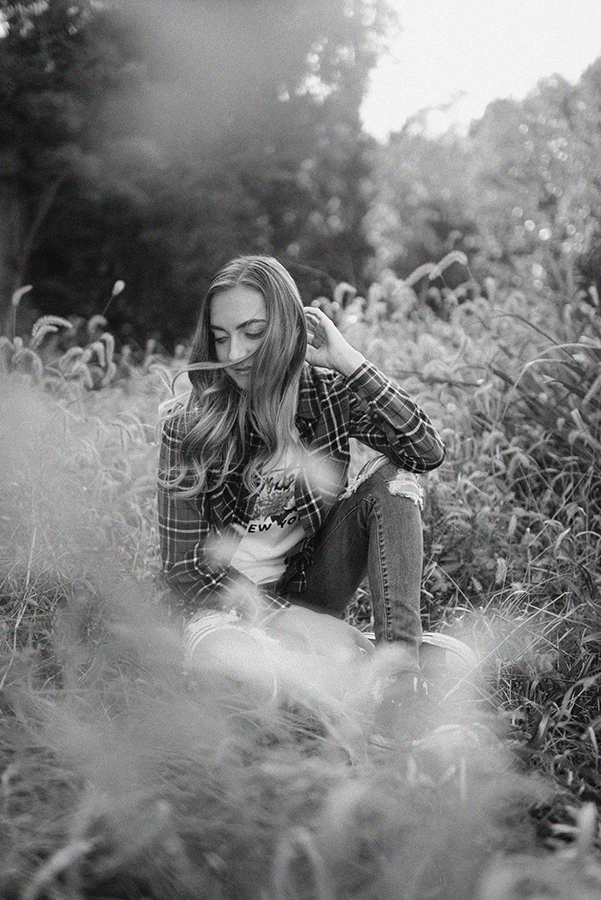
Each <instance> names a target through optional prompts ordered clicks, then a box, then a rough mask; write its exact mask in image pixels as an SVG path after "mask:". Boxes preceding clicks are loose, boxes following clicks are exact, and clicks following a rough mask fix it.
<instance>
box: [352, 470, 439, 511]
mask: <svg viewBox="0 0 601 900" xmlns="http://www.w3.org/2000/svg"><path fill="white" fill-rule="evenodd" d="M359 490H361V492H364V493H366V494H369V493H374V492H376V493H382V494H384V496H386V495H389V496H392V497H405V498H407V499H408V500H411V501H412V502H413V503H414V504H415V505H416V506H417V507H418V509H419V510H422V509H423V508H424V489H423V487H422V485H421V483H420V481H419V478H418V477H417V475H414V474H413V473H412V472H406V471H405V470H404V469H399V468H398V467H397V466H395V465H393V463H391V462H389V461H388V460H386V459H379V458H376V459H372V460H370V461H369V462H368V463H367V464H366V465H365V466H364V467H363V469H361V471H360V472H359V474H358V475H357V476H356V477H355V478H354V479H353V480H352V481H351V482H350V483H349V485H348V487H347V489H346V491H345V492H344V494H343V495H342V497H341V499H346V498H347V497H351V496H352V495H353V494H355V493H356V492H358V491H359Z"/></svg>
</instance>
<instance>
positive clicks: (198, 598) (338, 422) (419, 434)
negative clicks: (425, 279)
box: [158, 362, 445, 615]
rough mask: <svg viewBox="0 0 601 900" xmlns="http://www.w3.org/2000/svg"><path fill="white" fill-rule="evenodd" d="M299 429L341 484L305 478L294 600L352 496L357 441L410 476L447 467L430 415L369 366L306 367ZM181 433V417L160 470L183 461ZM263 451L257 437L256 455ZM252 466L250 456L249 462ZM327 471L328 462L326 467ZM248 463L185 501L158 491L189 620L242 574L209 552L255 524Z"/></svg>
mask: <svg viewBox="0 0 601 900" xmlns="http://www.w3.org/2000/svg"><path fill="white" fill-rule="evenodd" d="M296 425H297V428H298V432H299V436H300V438H301V442H302V444H303V446H304V447H305V448H306V450H307V453H308V454H309V455H310V456H311V457H315V459H316V460H317V461H323V460H325V461H326V463H327V465H328V467H329V468H330V471H334V472H335V473H336V477H335V483H334V484H330V485H327V486H326V485H323V484H322V485H321V486H320V488H317V487H316V485H315V484H311V483H310V481H309V480H308V479H306V478H305V477H304V476H300V477H299V478H298V479H297V484H296V489H295V491H296V505H297V510H298V513H299V515H300V520H301V522H302V525H303V528H304V531H305V535H306V537H305V539H304V540H303V541H302V542H301V544H300V546H299V547H297V548H296V549H295V551H293V554H292V555H291V556H290V557H289V558H288V559H287V560H286V564H287V568H286V572H285V574H284V576H283V578H282V581H281V585H282V587H283V588H285V589H287V590H290V591H291V592H298V591H302V590H303V589H304V587H305V570H306V567H307V564H308V563H309V562H310V560H311V556H312V552H313V543H314V537H315V534H316V533H317V532H318V531H319V528H320V527H321V525H322V523H323V521H324V519H325V517H326V515H327V513H328V511H329V510H330V509H331V507H332V506H333V505H334V504H335V502H336V499H337V497H338V496H339V494H340V493H342V491H343V490H344V488H345V486H346V482H347V476H348V469H349V462H350V446H349V440H350V438H356V439H357V440H359V441H361V442H362V443H364V444H366V445H367V446H369V447H371V448H372V449H374V450H376V451H377V452H379V453H381V454H383V455H384V456H385V457H387V458H388V459H389V460H390V461H391V462H392V463H394V465H396V466H398V467H399V468H401V469H404V470H407V471H410V472H415V473H422V472H427V471H428V470H430V469H434V468H436V467H437V466H439V465H440V464H441V463H442V461H443V459H444V456H445V448H444V445H443V443H442V442H441V440H440V438H439V436H438V435H437V433H436V431H435V429H434V427H433V426H432V424H431V422H430V420H429V418H428V416H427V415H426V414H425V413H424V412H423V410H421V409H420V408H419V407H418V406H417V405H416V404H415V403H414V402H413V400H411V398H410V397H409V396H408V394H407V393H406V392H405V391H404V390H403V389H402V388H400V387H399V386H398V385H396V384H394V383H393V382H392V381H390V379H388V378H387V377H386V376H384V375H383V374H382V373H381V372H380V371H379V370H378V369H377V368H376V367H375V366H374V365H372V364H371V363H369V362H364V363H362V364H361V366H359V368H358V369H357V370H356V371H355V372H354V373H353V374H352V375H351V376H350V377H348V378H346V377H344V376H342V375H339V374H337V373H335V372H331V371H326V370H324V369H316V368H314V367H312V366H309V365H306V366H305V369H304V371H303V375H302V379H301V384H300V391H299V399H298V409H297V415H296ZM180 439H181V433H180V431H179V428H178V420H177V417H175V418H173V419H171V420H169V421H168V422H167V423H166V425H165V426H164V429H163V434H162V441H161V451H160V461H159V472H160V476H162V475H164V474H165V473H166V472H169V471H170V470H171V469H172V468H173V467H174V466H175V465H176V463H177V461H178V452H179V444H180ZM256 448H257V445H256V442H255V443H254V445H253V437H252V435H251V439H250V445H249V454H250V455H252V453H253V450H254V449H256ZM249 458H250V456H249ZM318 464H319V462H318ZM243 468H244V463H242V464H241V465H240V466H238V467H237V468H236V469H235V470H234V471H233V472H232V473H231V476H230V477H229V478H228V480H227V481H226V483H225V484H224V485H223V486H222V487H221V488H219V489H216V490H207V491H205V492H203V493H201V494H199V495H197V496H196V497H193V498H186V497H181V495H179V494H178V493H177V491H174V490H168V489H166V488H165V487H164V486H163V485H162V484H161V478H159V488H158V524H159V538H160V548H161V556H162V560H163V572H164V577H165V580H166V582H167V584H168V585H169V586H170V588H171V589H172V591H173V592H174V594H175V596H176V598H177V599H176V603H175V605H176V606H177V607H178V608H179V610H180V611H181V612H182V613H183V614H184V615H186V614H187V615H189V614H192V613H194V612H196V611H197V610H198V609H200V608H202V607H209V608H210V607H217V608H218V607H219V606H220V603H219V595H220V593H221V592H222V590H223V589H224V588H227V587H228V586H232V585H233V584H234V583H235V582H236V581H237V580H238V579H239V578H240V577H241V576H240V574H239V573H238V572H236V571H235V570H234V569H233V568H232V567H231V566H229V565H228V564H227V562H221V563H217V562H216V561H215V559H214V558H213V557H212V556H211V555H210V554H209V553H207V540H208V538H209V536H211V537H215V538H216V539H217V540H219V539H220V538H227V539H228V540H229V543H228V546H230V547H231V548H232V552H233V547H234V546H235V544H234V543H232V541H239V540H240V537H239V534H238V536H236V533H235V532H234V531H233V530H232V526H243V527H244V526H245V525H246V524H247V523H248V521H249V519H250V514H251V509H252V497H250V496H249V494H248V491H247V490H246V488H245V487H244V484H243V480H242V473H243Z"/></svg>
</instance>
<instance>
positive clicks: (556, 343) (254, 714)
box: [0, 276, 601, 900]
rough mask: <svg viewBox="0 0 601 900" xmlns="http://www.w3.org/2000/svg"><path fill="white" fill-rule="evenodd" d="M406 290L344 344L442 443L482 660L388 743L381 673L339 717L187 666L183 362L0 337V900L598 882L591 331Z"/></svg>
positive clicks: (436, 563)
mask: <svg viewBox="0 0 601 900" xmlns="http://www.w3.org/2000/svg"><path fill="white" fill-rule="evenodd" d="M409 289H410V285H409ZM409 289H408V286H407V285H403V284H399V283H398V282H397V281H395V280H394V279H393V278H392V277H388V276H387V277H386V278H385V279H383V282H382V285H380V289H379V291H374V292H373V294H372V297H371V302H372V303H380V304H381V306H380V307H379V308H380V314H378V315H376V314H375V313H374V314H372V315H365V316H363V317H362V318H359V319H357V320H356V321H354V322H353V323H350V324H349V325H348V329H349V330H348V333H349V336H350V337H351V338H352V340H353V342H354V343H356V345H357V346H359V347H360V348H361V349H363V350H364V351H365V352H366V354H367V355H369V356H370V358H372V359H374V361H375V362H377V363H378V364H380V365H381V366H382V367H383V368H384V369H386V370H387V371H389V372H390V374H392V375H393V376H395V377H397V378H399V379H400V380H401V381H402V383H404V384H405V385H406V386H407V387H408V389H409V390H410V392H411V393H412V395H413V396H415V397H416V398H417V399H418V400H419V401H420V402H421V403H422V404H423V405H424V406H425V407H426V408H427V409H428V411H429V412H430V414H431V415H432V417H433V419H434V420H435V422H436V424H437V426H438V427H439V428H440V429H441V431H442V432H443V434H444V436H445V439H446V441H447V444H448V446H449V456H448V460H447V462H446V463H445V464H444V466H443V467H442V468H441V469H440V470H438V471H437V472H435V473H432V474H431V475H430V476H429V477H428V479H427V481H428V484H427V488H428V492H427V493H428V502H427V507H426V511H425V522H424V527H425V536H426V542H425V543H426V570H425V584H424V618H425V624H426V626H428V627H431V628H444V629H449V630H454V631H455V632H456V633H458V634H460V635H463V636H467V637H468V638H469V640H470V641H471V642H472V643H474V644H475V645H476V646H477V647H478V648H479V651H480V654H481V657H482V666H481V671H480V672H479V673H478V675H477V676H476V675H474V680H473V683H471V685H470V686H468V687H466V689H465V690H456V691H453V690H451V691H449V685H447V684H445V683H442V684H436V683H434V684H432V685H431V688H430V694H429V695H427V696H418V697H416V698H415V699H414V701H413V703H412V705H410V707H409V708H408V709H407V710H406V715H405V716H404V717H401V719H400V721H399V722H398V724H397V729H396V733H395V740H394V742H393V744H392V745H391V746H383V745H382V744H381V743H380V742H378V741H377V740H376V741H375V740H374V739H373V731H374V721H375V717H376V715H377V690H374V691H370V690H362V689H361V685H362V684H366V685H367V684H371V683H373V684H376V685H377V672H376V669H377V666H378V664H379V660H378V656H377V655H376V657H374V659H373V660H371V659H370V661H369V662H366V663H365V666H364V668H363V670H362V671H361V672H360V673H359V676H360V677H356V678H350V677H349V689H348V692H347V694H345V696H344V698H343V699H342V701H340V702H337V703H331V704H327V703H326V704H324V703H320V702H316V701H315V700H314V699H312V698H311V697H310V696H309V695H306V694H303V695H302V696H300V695H299V696H295V695H294V693H290V692H288V693H287V694H279V695H277V696H274V697H273V698H269V699H267V700H266V699H265V698H264V697H259V696H257V695H256V694H255V693H254V692H253V690H252V688H251V686H249V685H246V684H244V683H240V682H237V683H236V682H233V681H232V680H231V679H229V678H227V677H226V676H217V675H216V674H215V673H212V674H211V676H209V675H208V674H206V673H203V672H202V671H201V672H199V673H198V674H197V677H196V678H195V680H194V681H191V680H190V679H189V678H188V677H187V676H186V675H185V674H184V670H183V660H182V656H181V649H180V645H179V640H178V635H177V631H176V630H175V628H174V626H173V625H172V623H171V622H170V621H169V619H168V617H167V615H166V614H165V613H164V612H163V607H162V603H161V588H160V584H159V583H158V582H157V578H156V576H157V575H158V569H159V566H158V559H157V535H156V526H155V512H154V478H155V469H156V453H157V445H156V433H155V428H154V425H155V418H156V409H157V407H158V404H159V402H160V400H161V399H163V397H164V396H165V391H166V387H165V385H166V383H167V384H168V383H169V381H170V377H169V376H170V375H171V376H172V375H173V371H171V372H170V371H169V367H170V364H169V362H168V361H164V360H163V361H161V360H156V359H153V358H151V357H150V356H149V357H148V358H147V359H146V360H145V361H142V362H141V363H140V365H139V366H137V367H134V366H132V365H131V364H130V363H129V362H128V360H127V359H126V360H125V362H124V361H123V360H122V359H121V358H120V357H117V356H115V355H114V351H109V352H108V353H106V354H105V356H104V358H100V356H99V355H98V354H99V352H100V351H99V350H98V349H96V350H95V351H94V353H93V354H92V355H90V356H88V357H87V358H86V359H84V361H83V362H81V366H83V367H84V369H85V366H87V365H93V366H98V369H97V370H95V371H94V372H93V373H92V375H91V377H88V376H87V375H86V373H85V371H84V372H82V371H81V370H78V371H77V372H75V373H73V371H72V370H71V368H70V366H71V363H70V362H69V361H65V359H64V356H65V355H66V354H69V353H70V351H71V349H72V348H69V347H67V348H62V349H61V348H55V349H54V351H52V352H51V351H50V349H48V350H47V352H46V353H45V352H44V348H45V344H44V340H45V337H44V335H41V332H40V331H38V332H37V336H38V343H37V344H36V345H32V342H33V341H34V340H35V336H33V338H32V342H29V343H28V344H27V347H26V349H28V350H29V351H30V353H29V354H24V355H21V356H19V355H18V351H19V350H22V349H23V348H24V347H25V343H24V344H22V345H19V344H18V342H17V344H15V342H14V341H13V342H8V343H9V344H10V346H8V344H4V345H2V346H3V348H4V350H3V352H5V356H4V360H5V362H4V370H3V374H2V376H1V378H2V384H1V391H0V405H1V407H2V408H1V410H0V466H1V467H2V471H3V474H4V478H3V482H2V498H1V499H2V502H1V505H0V508H1V510H2V511H1V513H0V531H1V535H2V541H1V545H2V548H3V549H2V554H3V557H2V560H1V563H2V565H1V568H0V574H1V579H2V580H1V584H0V597H1V600H2V607H3V617H2V634H1V636H0V662H1V664H2V673H1V676H0V677H1V685H2V700H1V702H2V711H3V717H2V719H1V720H0V769H1V771H2V775H1V777H0V794H1V796H0V801H1V802H0V851H1V852H0V858H1V859H2V862H1V863H0V885H1V891H0V893H1V894H2V896H6V897H7V898H9V897H15V898H17V897H19V898H27V900H36V898H46V897H48V898H51V897H52V898H54V897H61V898H84V897H114V898H134V897H135V898H142V897H145V898H155V897H156V898H170V897H173V898H180V897H181V898H188V897H190V898H193V897H194V898H198V897H203V898H205V897H206V898H228V900H229V898H232V900H238V898H240V900H244V898H249V900H250V898H253V900H254V898H265V900H293V898H294V900H296V898H298V900H305V898H320V900H321V898H353V900H355V898H366V900H367V898H370V900H376V898H378V900H380V898H381V900H388V898H391V897H399V898H407V900H409V898H412V900H418V898H419V900H423V898H425V897H432V898H441V900H453V898H467V900H470V898H478V900H487V898H488V897H491V896H495V897H498V898H502V897H505V896H507V897H509V896H515V893H514V894H513V895H512V894H510V893H509V890H510V888H511V889H512V890H513V887H511V885H513V886H514V887H515V885H516V884H517V883H518V882H519V879H520V878H522V880H523V879H524V878H527V877H528V873H532V872H533V871H535V869H536V873H537V875H536V877H537V878H539V882H540V884H542V883H543V882H544V879H545V877H547V878H548V880H549V881H552V882H553V884H554V889H555V890H556V893H557V891H559V890H560V889H562V888H561V884H563V883H564V882H565V884H566V885H572V888H571V890H572V894H573V896H577V895H576V894H575V893H574V891H575V890H576V889H577V887H578V886H581V882H582V878H580V879H579V878H577V877H576V876H575V875H574V868H575V866H577V865H580V866H581V871H583V872H584V870H585V869H586V867H587V866H588V870H587V872H588V874H587V878H589V882H590V884H592V885H593V887H592V888H591V891H592V890H593V889H594V890H597V888H598V872H597V870H595V869H594V849H595V844H596V839H597V826H596V821H595V818H594V814H592V813H591V809H590V808H589V807H587V806H583V801H584V800H587V799H589V798H592V799H594V800H596V799H597V784H598V780H597V772H598V747H597V730H598V727H599V722H600V721H601V714H600V712H599V710H598V691H597V671H598V668H599V667H598V665H597V663H598V651H597V645H598V634H599V632H600V630H601V629H599V623H598V613H597V603H596V593H595V592H596V590H597V588H598V578H599V576H598V574H597V573H598V566H597V555H596V554H597V552H598V526H597V524H596V519H595V515H596V513H595V507H594V504H591V503H590V502H589V494H590V493H591V491H592V488H593V486H594V475H595V470H594V466H595V465H596V458H595V455H594V454H591V453H590V448H591V447H592V446H593V445H592V444H591V440H598V439H599V438H598V432H597V430H596V429H597V422H598V418H597V414H598V406H597V400H596V387H595V382H594V379H595V378H596V377H597V376H596V373H595V372H594V369H595V359H596V358H598V357H596V356H595V353H597V352H598V350H599V347H598V340H597V338H598V335H595V333H594V320H586V321H584V319H583V317H582V314H581V313H580V312H578V311H575V312H574V314H573V316H572V319H570V320H569V319H568V317H566V316H564V315H561V311H559V310H558V311H557V313H554V316H553V317H552V316H550V315H547V316H546V321H544V322H543V321H540V319H543V318H544V317H542V316H540V313H539V312H537V311H536V310H537V305H536V303H535V302H534V300H530V299H528V298H525V297H522V296H519V295H511V296H504V297H498V298H495V297H492V298H491V296H490V292H489V295H488V296H486V297H485V296H477V297H475V298H474V299H472V300H470V301H469V302H466V303H463V304H456V305H455V306H453V305H452V304H451V307H450V311H449V315H448V316H447V319H446V320H442V319H440V318H439V317H437V316H435V315H434V314H433V313H431V312H429V311H428V310H427V309H424V308H422V307H420V306H419V304H416V303H415V302H414V301H413V300H412V298H411V294H410V292H409ZM399 297H400V298H401V299H402V302H403V303H405V306H403V307H402V308H401V306H400V302H401V301H400V300H399ZM394 309H396V310H397V313H398V312H399V309H400V311H401V313H402V316H401V315H398V316H397V319H398V318H401V319H402V327H400V326H399V323H398V321H395V320H394ZM372 313H373V310H372ZM537 316H539V320H538V321H537V320H536V317H537ZM532 323H534V324H535V325H536V326H537V327H535V328H532ZM591 323H592V324H591ZM46 324H47V325H52V326H53V327H57V328H60V327H62V326H61V325H60V323H57V322H47V323H46ZM543 325H544V326H545V331H546V333H547V334H548V335H549V337H545V336H544V335H543V334H541V331H540V328H542V327H543ZM41 327H43V326H40V328H41ZM571 328H576V329H579V331H578V333H577V334H570V333H567V332H569V330H570V329H571ZM562 329H563V330H562ZM54 334H56V332H53V331H49V332H46V337H50V336H51V335H54ZM92 338H93V339H92ZM92 338H91V342H92V343H94V342H97V341H98V340H99V339H100V336H99V335H97V334H95V333H94V334H93V335H92ZM101 343H103V344H104V345H105V347H106V348H109V344H110V341H109V340H108V339H107V338H104V340H102V341H101ZM568 345H569V346H568ZM0 349H2V348H0ZM111 354H112V355H111ZM34 357H35V358H37V360H38V361H37V362H36V361H35V358H34ZM75 357H77V359H79V360H81V354H73V353H72V354H71V357H70V359H74V358H75ZM109 361H110V362H112V363H113V366H114V369H111V370H110V374H109V365H108V363H109ZM128 367H129V368H128ZM575 367H576V368H575ZM541 394H546V397H547V398H550V399H543V398H542V397H541ZM551 406H552V408H553V418H551V419H550V418H549V414H548V412H549V408H550V407H551ZM577 416H579V417H580V418H579V419H577ZM558 420H561V423H560V425H558V424H557V422H558ZM553 423H555V424H553ZM574 430H575V431H574ZM568 449H569V451H570V457H569V465H567V466H566V465H564V462H565V460H564V454H565V453H566V452H567V450H568ZM360 456H361V454H360V453H358V455H357V457H358V458H357V462H356V464H357V465H358V464H359V462H360V461H361V460H360ZM355 674H357V673H355ZM468 688H469V689H468ZM537 771H539V772H541V773H542V774H543V776H544V777H539V776H538V775H537V774H535V773H536V772H537ZM566 848H567V849H566ZM542 851H546V854H544V855H543V862H542V863H540V864H539V863H538V862H535V861H534V859H533V856H532V854H535V853H536V854H538V855H539V857H540V854H541V852H542ZM551 851H554V852H553V853H552V855H549V853H550V852H551ZM570 853H571V854H572V855H571V856H570V855H569V854H570ZM516 854H521V855H520V856H519V857H518V856H516ZM575 860H576V862H575ZM520 865H521V866H522V868H520ZM545 865H546V869H545ZM545 871H546V872H547V875H545V874H544V873H545ZM524 872H525V873H526V874H525V875H524ZM595 878H597V882H595ZM589 882H587V883H589ZM508 885H509V887H508ZM558 885H559V886H560V887H557V886H558ZM574 885H576V886H577V887H574ZM516 890H517V888H516ZM541 890H542V888H541ZM566 890H567V888H566ZM504 892H505V893H504ZM591 895H594V894H591ZM566 896H570V894H569V893H566Z"/></svg>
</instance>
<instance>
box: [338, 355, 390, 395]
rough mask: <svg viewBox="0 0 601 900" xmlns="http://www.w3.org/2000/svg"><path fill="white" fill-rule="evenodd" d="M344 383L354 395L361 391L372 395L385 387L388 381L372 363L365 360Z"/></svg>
mask: <svg viewBox="0 0 601 900" xmlns="http://www.w3.org/2000/svg"><path fill="white" fill-rule="evenodd" d="M346 383H347V384H348V386H349V387H350V389H351V390H352V391H354V392H355V393H356V394H358V393H360V392H361V390H363V391H367V392H368V393H370V394H372V393H375V392H377V391H379V390H381V389H382V388H384V387H387V386H388V384H389V381H388V379H387V378H386V377H385V376H384V375H382V373H381V372H380V370H379V369H378V368H376V366H374V364H373V363H370V362H368V361H367V360H365V362H362V363H361V365H360V366H359V368H358V369H355V371H354V372H353V374H352V375H349V376H347V379H346Z"/></svg>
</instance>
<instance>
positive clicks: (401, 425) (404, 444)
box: [346, 362, 446, 472]
mask: <svg viewBox="0 0 601 900" xmlns="http://www.w3.org/2000/svg"><path fill="white" fill-rule="evenodd" d="M346 383H347V385H348V387H349V388H350V390H351V392H352V394H353V395H354V398H353V397H351V437H354V438H357V440H359V441H362V443H364V444H367V445H368V446H369V447H372V448H373V449H374V450H377V451H378V452H379V453H383V454H384V455H385V456H386V457H388V459H390V460H391V462H393V463H395V464H396V465H398V466H400V468H402V469H406V470H408V471H410V472H428V471H429V470H430V469H435V468H437V467H438V466H439V465H440V464H441V463H442V462H443V460H444V458H445V452H446V451H445V446H444V444H443V443H442V441H441V439H440V437H439V436H438V434H437V432H436V430H435V428H434V426H433V425H432V423H431V421H430V419H429V418H428V416H427V415H426V413H425V412H424V411H423V410H422V409H420V407H419V406H418V405H417V404H416V403H415V402H414V401H413V400H412V399H411V398H410V397H409V395H408V394H407V393H406V392H405V391H404V390H403V389H402V388H401V387H399V386H398V385H396V384H394V383H393V382H392V381H390V379H388V378H386V376H385V375H383V374H382V372H380V370H379V369H377V368H376V367H375V366H374V365H373V364H372V363H369V362H364V363H362V364H361V365H360V366H359V368H358V369H357V370H356V371H355V372H353V374H352V375H351V376H350V377H349V378H347V379H346ZM353 400H354V402H353Z"/></svg>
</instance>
